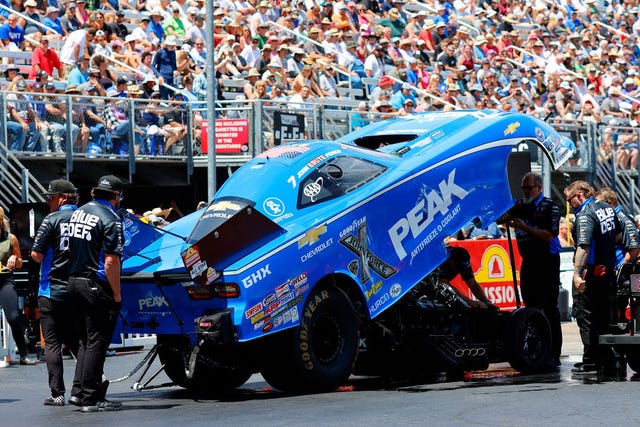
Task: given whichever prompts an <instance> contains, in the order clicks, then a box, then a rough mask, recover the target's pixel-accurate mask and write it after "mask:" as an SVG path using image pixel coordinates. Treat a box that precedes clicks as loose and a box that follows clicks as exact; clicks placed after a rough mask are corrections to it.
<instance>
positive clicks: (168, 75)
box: [151, 36, 178, 99]
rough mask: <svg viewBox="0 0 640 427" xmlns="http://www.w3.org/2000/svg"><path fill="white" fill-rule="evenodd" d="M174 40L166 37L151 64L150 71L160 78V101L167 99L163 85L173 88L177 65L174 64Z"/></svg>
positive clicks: (168, 95)
mask: <svg viewBox="0 0 640 427" xmlns="http://www.w3.org/2000/svg"><path fill="white" fill-rule="evenodd" d="M175 49H176V38H175V37H174V36H167V38H166V40H165V41H164V43H163V47H162V49H160V50H158V51H157V52H156V54H155V56H154V57H153V61H152V62H151V69H152V70H153V71H154V73H155V74H156V76H159V77H160V94H161V95H162V99H169V97H170V94H169V90H168V89H167V87H166V86H164V85H169V86H174V77H175V75H176V71H177V68H178V65H177V63H176V52H175Z"/></svg>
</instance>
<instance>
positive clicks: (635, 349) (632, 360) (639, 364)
mask: <svg viewBox="0 0 640 427" xmlns="http://www.w3.org/2000/svg"><path fill="white" fill-rule="evenodd" d="M626 356H627V364H628V365H629V367H630V368H631V369H632V370H633V371H634V372H636V373H639V374H640V347H639V346H637V345H630V346H629V348H628V349H627V351H626Z"/></svg>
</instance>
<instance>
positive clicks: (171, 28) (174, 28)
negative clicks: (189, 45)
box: [162, 6, 187, 40]
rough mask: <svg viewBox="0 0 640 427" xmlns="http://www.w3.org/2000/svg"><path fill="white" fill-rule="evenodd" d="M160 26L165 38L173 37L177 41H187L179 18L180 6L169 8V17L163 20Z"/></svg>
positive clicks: (182, 23)
mask: <svg viewBox="0 0 640 427" xmlns="http://www.w3.org/2000/svg"><path fill="white" fill-rule="evenodd" d="M162 26H163V28H164V33H165V36H173V37H175V38H176V39H177V40H186V39H187V31H186V29H185V25H184V22H183V21H182V18H181V16H180V6H173V7H172V8H171V16H170V17H168V18H167V19H165V20H164V24H163V25H162Z"/></svg>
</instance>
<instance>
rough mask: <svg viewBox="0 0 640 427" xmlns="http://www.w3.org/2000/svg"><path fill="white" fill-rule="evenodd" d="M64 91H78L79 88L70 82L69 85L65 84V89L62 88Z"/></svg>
mask: <svg viewBox="0 0 640 427" xmlns="http://www.w3.org/2000/svg"><path fill="white" fill-rule="evenodd" d="M64 93H80V89H79V88H78V86H77V85H74V84H70V85H67V87H66V89H65V90H64Z"/></svg>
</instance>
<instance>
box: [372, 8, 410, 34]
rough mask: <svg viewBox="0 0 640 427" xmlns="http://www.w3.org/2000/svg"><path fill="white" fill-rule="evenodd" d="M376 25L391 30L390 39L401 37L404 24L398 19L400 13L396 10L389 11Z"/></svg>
mask: <svg viewBox="0 0 640 427" xmlns="http://www.w3.org/2000/svg"><path fill="white" fill-rule="evenodd" d="M377 25H380V26H382V27H387V28H390V29H391V37H402V32H403V31H404V27H405V26H406V23H405V21H404V20H402V19H401V18H400V12H399V11H398V9H396V8H392V9H391V10H389V14H388V17H387V18H382V19H381V20H379V21H378V22H377Z"/></svg>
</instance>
